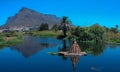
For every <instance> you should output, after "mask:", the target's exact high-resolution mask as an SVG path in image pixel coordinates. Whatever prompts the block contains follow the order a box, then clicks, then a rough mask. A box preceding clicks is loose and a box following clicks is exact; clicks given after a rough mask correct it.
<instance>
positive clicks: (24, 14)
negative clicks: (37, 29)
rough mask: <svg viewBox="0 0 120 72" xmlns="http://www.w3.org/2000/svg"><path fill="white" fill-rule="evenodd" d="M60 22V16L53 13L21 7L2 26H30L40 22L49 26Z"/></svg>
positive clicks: (38, 24)
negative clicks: (43, 12)
mask: <svg viewBox="0 0 120 72" xmlns="http://www.w3.org/2000/svg"><path fill="white" fill-rule="evenodd" d="M60 22H61V18H59V17H57V16H55V15H51V14H42V13H39V12H36V11H34V10H32V9H29V8H25V7H23V8H22V9H21V10H20V11H19V12H18V13H17V14H16V15H15V16H11V17H9V18H8V20H7V22H6V24H5V25H4V26H3V27H4V28H13V27H21V26H24V27H32V26H40V25H41V24H42V23H48V24H49V27H50V28H51V27H52V26H53V25H54V24H60Z"/></svg>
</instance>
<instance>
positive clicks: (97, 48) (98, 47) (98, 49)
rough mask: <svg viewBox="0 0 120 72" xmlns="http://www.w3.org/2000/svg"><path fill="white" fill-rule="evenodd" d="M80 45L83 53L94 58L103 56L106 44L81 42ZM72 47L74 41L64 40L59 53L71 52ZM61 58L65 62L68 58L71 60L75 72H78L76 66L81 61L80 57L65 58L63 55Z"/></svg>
mask: <svg viewBox="0 0 120 72" xmlns="http://www.w3.org/2000/svg"><path fill="white" fill-rule="evenodd" d="M78 44H79V46H80V48H81V50H82V51H85V52H87V53H90V54H92V55H94V56H99V55H101V54H102V53H103V52H104V50H105V43H85V42H79V43H78ZM71 45H72V41H66V40H63V45H62V47H61V49H59V50H58V51H64V52H66V51H69V49H70V47H71ZM61 57H62V59H63V60H67V59H68V58H70V59H71V62H72V67H73V71H75V70H76V65H77V64H78V62H79V61H80V56H78V55H72V56H64V55H63V56H61Z"/></svg>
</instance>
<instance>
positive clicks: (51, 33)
mask: <svg viewBox="0 0 120 72" xmlns="http://www.w3.org/2000/svg"><path fill="white" fill-rule="evenodd" d="M27 34H29V35H32V36H40V37H57V36H58V35H61V34H62V31H57V32H55V31H49V30H47V31H30V32H28V33H27Z"/></svg>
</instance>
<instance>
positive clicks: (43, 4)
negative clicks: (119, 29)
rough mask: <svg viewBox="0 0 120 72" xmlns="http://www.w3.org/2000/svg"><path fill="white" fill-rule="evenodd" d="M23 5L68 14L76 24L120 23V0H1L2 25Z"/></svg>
mask: <svg viewBox="0 0 120 72" xmlns="http://www.w3.org/2000/svg"><path fill="white" fill-rule="evenodd" d="M22 7H27V8H30V9H33V10H36V11H38V12H41V13H45V14H55V15H57V16H58V17H62V16H68V17H69V19H70V20H71V21H72V22H73V24H74V25H79V26H90V25H92V24H95V23H99V24H100V25H102V26H107V27H114V26H115V25H116V24H118V25H120V8H119V7H120V0H0V9H1V10H0V25H2V24H5V23H6V21H7V18H8V17H10V16H13V15H15V14H16V13H18V11H19V10H20V9H21V8H22Z"/></svg>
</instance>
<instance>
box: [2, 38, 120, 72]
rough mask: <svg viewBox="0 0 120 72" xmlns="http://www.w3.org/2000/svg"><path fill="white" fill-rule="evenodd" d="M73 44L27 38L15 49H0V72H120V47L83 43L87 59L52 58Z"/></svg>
mask: <svg viewBox="0 0 120 72" xmlns="http://www.w3.org/2000/svg"><path fill="white" fill-rule="evenodd" d="M70 45H71V42H70V41H62V40H58V39H54V38H39V37H29V36H26V37H24V42H23V43H21V44H18V45H16V46H11V47H5V48H1V49H0V72H120V46H119V45H101V44H100V45H97V44H95V45H92V44H84V43H80V46H81V49H82V50H84V51H86V52H88V55H87V56H81V57H79V56H69V57H63V56H59V55H51V54H49V53H48V52H58V51H61V50H62V51H67V50H69V47H70Z"/></svg>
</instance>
